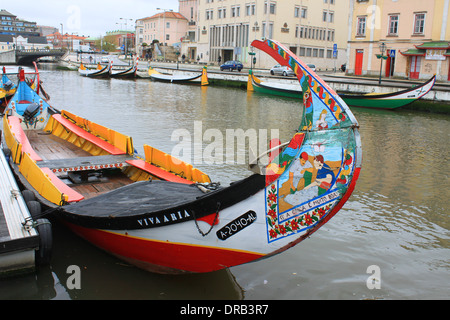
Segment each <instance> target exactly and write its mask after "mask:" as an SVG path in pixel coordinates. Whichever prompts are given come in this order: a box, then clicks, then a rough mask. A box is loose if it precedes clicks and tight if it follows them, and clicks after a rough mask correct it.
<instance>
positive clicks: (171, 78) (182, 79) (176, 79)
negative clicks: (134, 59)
mask: <svg viewBox="0 0 450 320" xmlns="http://www.w3.org/2000/svg"><path fill="white" fill-rule="evenodd" d="M148 74H149V76H150V78H151V79H152V80H155V81H162V82H170V83H190V84H198V83H199V84H200V85H202V86H207V85H208V84H209V82H208V72H207V68H206V66H204V67H203V68H202V72H201V73H200V74H198V73H195V74H194V75H191V74H163V73H160V72H158V71H156V70H155V69H153V68H152V67H149V68H148Z"/></svg>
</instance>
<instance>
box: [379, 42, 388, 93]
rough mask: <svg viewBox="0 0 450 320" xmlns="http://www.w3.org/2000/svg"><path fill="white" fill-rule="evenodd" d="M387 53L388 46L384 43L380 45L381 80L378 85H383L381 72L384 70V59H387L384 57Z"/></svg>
mask: <svg viewBox="0 0 450 320" xmlns="http://www.w3.org/2000/svg"><path fill="white" fill-rule="evenodd" d="M385 51H386V44H385V43H384V42H382V43H381V44H380V52H381V55H380V79H379V80H378V84H381V71H382V69H383V59H386V58H387V57H384V52H385Z"/></svg>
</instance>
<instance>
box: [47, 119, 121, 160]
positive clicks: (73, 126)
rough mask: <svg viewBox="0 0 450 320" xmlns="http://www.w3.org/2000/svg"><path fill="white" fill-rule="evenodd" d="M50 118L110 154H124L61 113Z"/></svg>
mask: <svg viewBox="0 0 450 320" xmlns="http://www.w3.org/2000/svg"><path fill="white" fill-rule="evenodd" d="M52 118H53V119H55V120H56V121H58V122H59V123H60V124H62V125H63V126H64V127H66V128H67V129H69V130H70V131H72V132H73V133H74V134H76V135H77V136H79V137H80V138H83V139H85V140H87V141H89V142H91V143H93V144H95V145H96V146H98V147H100V148H102V149H103V150H105V151H107V152H108V153H110V154H113V155H119V154H126V152H125V151H123V150H121V149H119V148H117V147H115V146H113V145H112V144H110V143H109V142H108V141H105V140H103V139H101V138H99V137H97V136H95V135H93V134H92V133H89V132H87V131H86V130H83V129H82V128H80V127H79V126H77V125H76V124H74V123H73V122H71V121H70V120H68V119H67V118H64V117H63V116H62V115H61V114H54V115H52Z"/></svg>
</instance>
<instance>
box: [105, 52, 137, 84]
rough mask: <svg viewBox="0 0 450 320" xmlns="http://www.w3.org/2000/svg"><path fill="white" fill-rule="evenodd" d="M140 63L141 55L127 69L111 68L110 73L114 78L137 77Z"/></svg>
mask: <svg viewBox="0 0 450 320" xmlns="http://www.w3.org/2000/svg"><path fill="white" fill-rule="evenodd" d="M138 64H139V57H136V60H134V62H133V65H132V66H131V67H129V68H127V69H124V70H113V69H110V70H109V75H110V76H111V77H112V78H121V79H132V78H136V72H137V68H138Z"/></svg>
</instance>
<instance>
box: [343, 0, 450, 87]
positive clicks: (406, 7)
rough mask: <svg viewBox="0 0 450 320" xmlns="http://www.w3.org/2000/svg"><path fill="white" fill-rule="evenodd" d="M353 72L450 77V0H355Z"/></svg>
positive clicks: (350, 69)
mask: <svg viewBox="0 0 450 320" xmlns="http://www.w3.org/2000/svg"><path fill="white" fill-rule="evenodd" d="M351 11H352V18H351V37H350V39H349V42H348V43H349V45H348V56H349V59H348V66H347V73H349V74H355V75H372V76H379V77H380V78H385V77H401V78H409V79H428V78H430V77H431V76H433V75H434V74H436V75H437V79H438V80H449V79H450V69H449V68H450V24H449V23H448V18H449V0H427V1H423V0H352V2H351Z"/></svg>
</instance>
